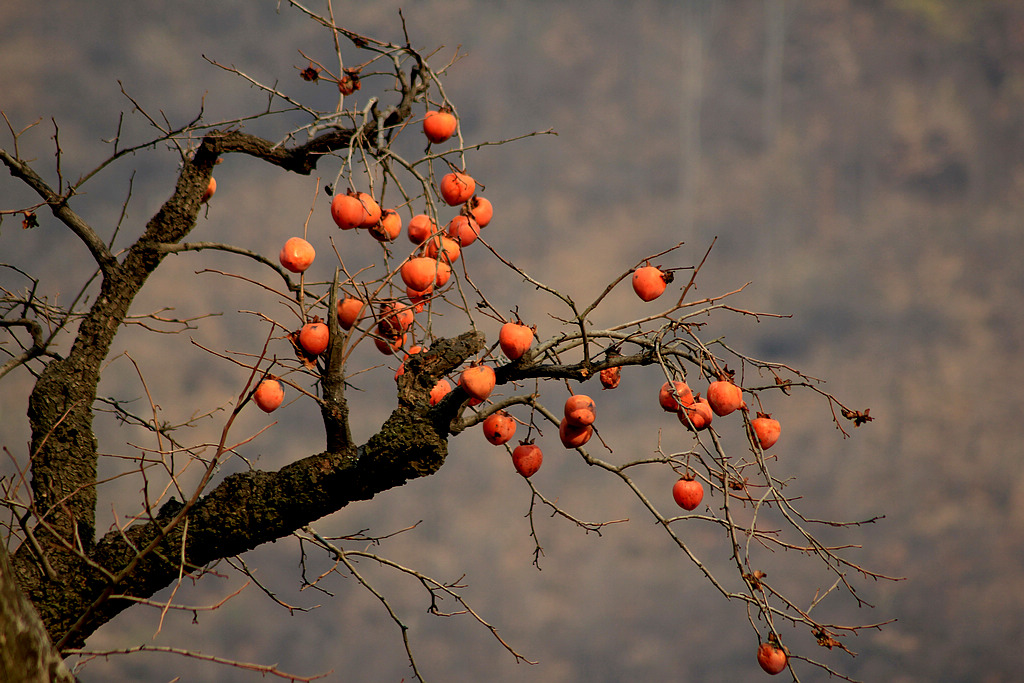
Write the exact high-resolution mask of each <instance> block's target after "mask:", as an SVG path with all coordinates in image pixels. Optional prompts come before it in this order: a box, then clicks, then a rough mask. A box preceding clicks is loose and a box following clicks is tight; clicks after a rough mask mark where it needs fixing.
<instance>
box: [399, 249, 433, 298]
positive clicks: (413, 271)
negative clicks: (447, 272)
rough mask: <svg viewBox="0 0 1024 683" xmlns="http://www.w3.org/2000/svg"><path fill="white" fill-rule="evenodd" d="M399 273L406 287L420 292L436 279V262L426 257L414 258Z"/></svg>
mask: <svg viewBox="0 0 1024 683" xmlns="http://www.w3.org/2000/svg"><path fill="white" fill-rule="evenodd" d="M399 272H400V274H401V276H402V282H404V283H405V285H406V287H409V288H410V289H414V290H416V291H417V292H422V291H423V290H425V289H426V288H427V287H430V286H431V285H433V284H434V281H435V279H436V278H437V275H438V273H437V261H435V260H434V259H432V258H430V257H428V256H416V257H414V258H411V259H409V260H408V261H406V262H405V264H404V265H403V266H402V269H401V270H400V271H399ZM439 286H440V285H439Z"/></svg>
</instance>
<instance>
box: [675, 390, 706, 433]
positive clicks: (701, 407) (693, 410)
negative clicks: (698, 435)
mask: <svg viewBox="0 0 1024 683" xmlns="http://www.w3.org/2000/svg"><path fill="white" fill-rule="evenodd" d="M677 415H678V416H679V421H680V422H682V423H683V426H685V427H686V428H687V429H692V430H694V431H698V432H699V431H701V430H702V429H707V428H708V427H709V426H710V425H711V420H712V419H714V417H715V414H714V412H713V411H712V410H711V404H709V403H708V402H707V400H705V399H703V398H701V397H700V394H697V396H696V397H695V398H694V400H693V403H691V404H690V405H688V406H684V407H683V409H682V410H680V411H679V412H678V413H677Z"/></svg>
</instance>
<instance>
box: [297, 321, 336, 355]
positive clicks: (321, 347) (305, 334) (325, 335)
mask: <svg viewBox="0 0 1024 683" xmlns="http://www.w3.org/2000/svg"><path fill="white" fill-rule="evenodd" d="M330 339H331V333H330V330H329V329H328V328H327V325H324V324H323V323H320V322H313V323H306V324H305V325H303V326H302V329H301V330H300V331H299V345H300V346H302V348H303V350H305V352H306V353H308V354H309V355H311V356H319V355H320V354H321V353H323V352H324V351H326V350H327V345H328V343H329V342H330Z"/></svg>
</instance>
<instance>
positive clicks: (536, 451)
mask: <svg viewBox="0 0 1024 683" xmlns="http://www.w3.org/2000/svg"><path fill="white" fill-rule="evenodd" d="M543 462H544V453H543V452H542V451H541V450H540V447H539V446H537V445H536V444H534V443H533V442H532V441H523V442H522V443H520V444H519V445H518V446H516V448H515V450H514V451H512V466H513V467H515V468H516V472H518V473H519V474H521V475H523V476H524V477H527V478H529V477H532V476H533V475H535V474H536V473H537V470H539V469H540V466H541V463H543Z"/></svg>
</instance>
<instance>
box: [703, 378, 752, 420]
mask: <svg viewBox="0 0 1024 683" xmlns="http://www.w3.org/2000/svg"><path fill="white" fill-rule="evenodd" d="M708 403H710V404H711V410H713V411H715V415H717V416H718V417H725V416H726V415H728V414H729V413H732V412H734V411H736V410H739V409H740V408H743V407H744V406H745V405H746V404H745V403H744V402H743V390H742V389H740V388H739V387H738V386H736V385H735V384H733V383H732V382H729V381H727V380H721V379H720V380H716V381H714V382H712V383H711V384H709V385H708Z"/></svg>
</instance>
